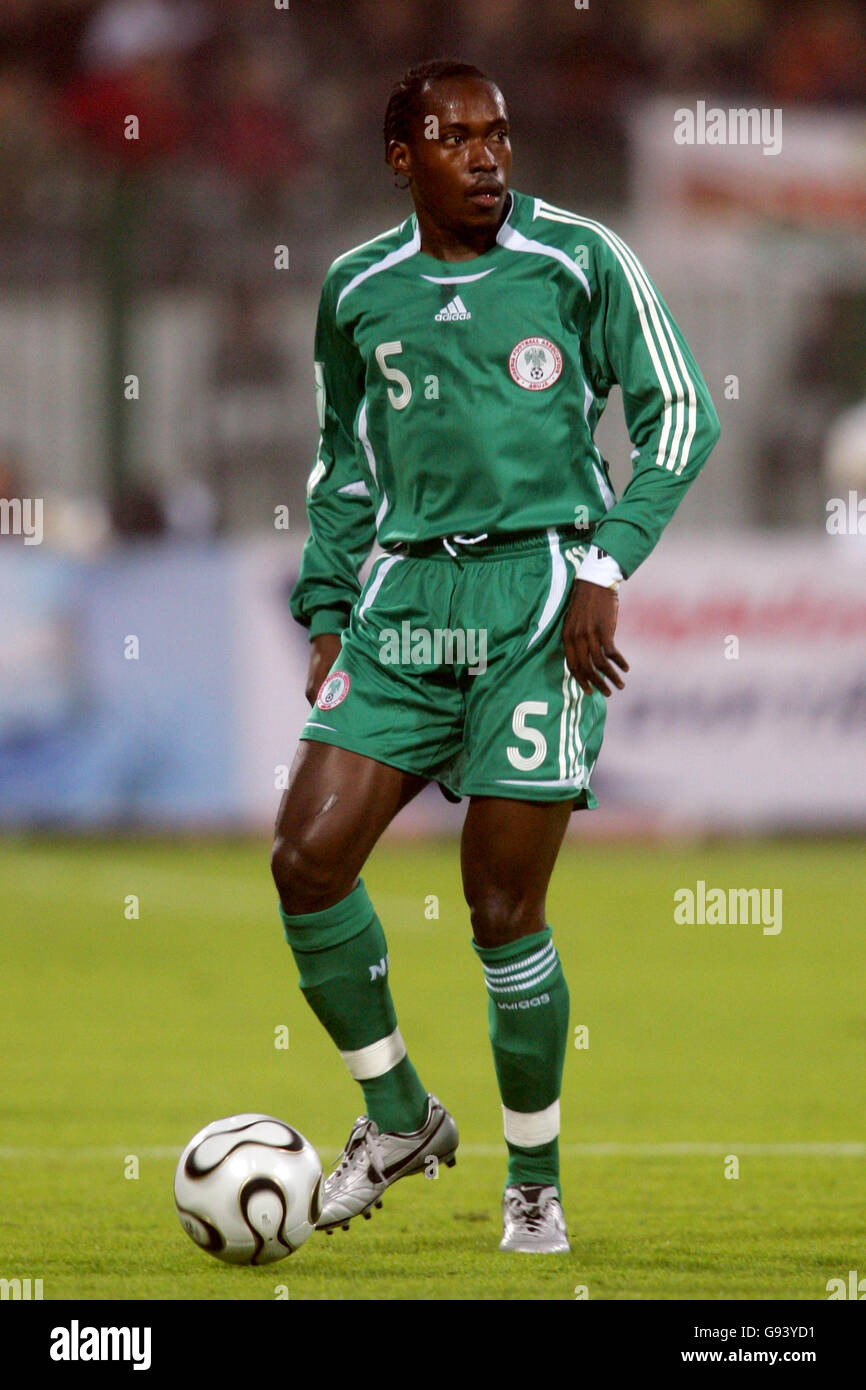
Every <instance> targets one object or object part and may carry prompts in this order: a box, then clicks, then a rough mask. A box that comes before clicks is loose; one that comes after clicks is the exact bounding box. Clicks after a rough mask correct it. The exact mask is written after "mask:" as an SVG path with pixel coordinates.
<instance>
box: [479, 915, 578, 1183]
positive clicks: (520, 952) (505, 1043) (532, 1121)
mask: <svg viewBox="0 0 866 1390" xmlns="http://www.w3.org/2000/svg"><path fill="white" fill-rule="evenodd" d="M552 938H553V933H552V932H551V929H550V927H546V928H545V929H544V931H543V932H535V933H533V934H532V935H531V936H524V937H521V938H520V939H519V940H518V941H513V942H509V943H508V945H506V946H495V947H490V948H487V947H483V946H479V945H478V943H477V942H474V941H473V943H472V944H473V946H474V948H475V950H476V951H477V953H478V955H479V956H480V958H481V964H482V967H483V970H484V979H485V983H486V985H487V992H488V995H489V996H490V998H489V1003H488V1016H489V1023H490V1042H491V1045H492V1048H493V1061H494V1065H495V1067H496V1077H497V1080H498V1082H499V1094H500V1096H501V1098H502V1109H503V1116H504V1125H505V1139H506V1143H507V1145H508V1175H507V1178H506V1186H508V1185H510V1184H512V1183H538V1184H541V1185H542V1186H554V1187H556V1189H557V1191H558V1192H559V1193H560V1196H561V1195H562V1193H561V1188H560V1180H559V1094H560V1089H561V1086H562V1070H563V1065H564V1063H565V1049H566V1045H567V1041H568V986H567V984H566V982H565V976H564V975H563V973H562V965H561V963H560V960H559V956H558V955H557V952H556V948H555V946H554V945H553V939H552Z"/></svg>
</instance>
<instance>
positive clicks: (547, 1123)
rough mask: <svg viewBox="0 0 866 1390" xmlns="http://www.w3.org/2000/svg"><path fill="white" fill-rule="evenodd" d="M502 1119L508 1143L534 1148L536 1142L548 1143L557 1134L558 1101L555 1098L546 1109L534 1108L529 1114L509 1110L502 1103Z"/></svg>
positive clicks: (523, 1147) (524, 1147)
mask: <svg viewBox="0 0 866 1390" xmlns="http://www.w3.org/2000/svg"><path fill="white" fill-rule="evenodd" d="M502 1119H503V1122H504V1125H505V1137H506V1139H507V1140H508V1142H509V1144H519V1145H520V1147H521V1148H522V1149H534V1148H535V1147H536V1145H538V1144H549V1143H550V1141H551V1139H555V1138H556V1136H557V1135H558V1134H559V1101H558V1100H555V1101H554V1102H553V1104H552V1105H548V1107H547V1109H546V1110H535V1111H533V1112H532V1113H530V1114H525V1113H523V1112H522V1111H520V1110H509V1109H508V1107H507V1106H506V1105H503V1107H502Z"/></svg>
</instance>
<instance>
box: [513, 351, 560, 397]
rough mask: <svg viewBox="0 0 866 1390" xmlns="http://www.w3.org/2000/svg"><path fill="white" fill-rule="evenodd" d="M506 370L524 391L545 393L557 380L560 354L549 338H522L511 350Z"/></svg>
mask: <svg viewBox="0 0 866 1390" xmlns="http://www.w3.org/2000/svg"><path fill="white" fill-rule="evenodd" d="M508 370H509V372H510V373H511V380H512V381H516V382H517V385H518V386H522V387H523V389H524V391H546V390H547V388H548V386H552V385H553V383H554V382H555V381H558V380H559V377H560V374H561V372H562V353H561V352H560V351H559V348H558V347H557V346H556V343H552V342H551V341H550V339H549V338H522V339H521V341H520V342H519V343H517V344H516V345H515V347H513V348H512V349H511V356H510V357H509V359H508Z"/></svg>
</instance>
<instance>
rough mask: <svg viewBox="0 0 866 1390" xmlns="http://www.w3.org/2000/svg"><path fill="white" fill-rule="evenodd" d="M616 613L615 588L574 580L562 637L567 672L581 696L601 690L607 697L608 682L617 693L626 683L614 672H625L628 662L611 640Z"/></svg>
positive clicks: (608, 691) (614, 627)
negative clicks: (579, 689) (594, 690)
mask: <svg viewBox="0 0 866 1390" xmlns="http://www.w3.org/2000/svg"><path fill="white" fill-rule="evenodd" d="M618 613H619V598H618V596H617V593H616V590H615V589H605V588H603V587H602V585H601V584H591V583H590V582H589V581H588V580H586V579H575V581H574V588H573V590H572V594H571V602H570V603H569V605H568V612H567V613H566V615H565V622H564V624H563V628H562V637H563V641H564V642H565V659H566V661H567V662H568V669H569V671H570V672H571V674H572V675H573V676H574V678H575V680H576V681H577V683H578V685H579V686H580V688H581V690H582V691H583V693H584V695H591V694H592V691H593V688H595V689H596V690H600V691H601V693H602V695H605V696H607V695H610V693H611V691H610V686H609V685H608V684H607V681H610V682H611V684H612V685H615V686H616V688H617V690H622V689H624V687H625V681H624V680H623V679H622V677H621V676H620V674H619V671H617V670H616V669H615V666H618V667H619V669H620V671H627V670H628V662H627V661H626V659H625V657H624V656H623V655H622V653H621V652H619V651H618V650H617V648H616V646H615V645H614V640H613V638H614V633H615V632H616V620H617V615H618Z"/></svg>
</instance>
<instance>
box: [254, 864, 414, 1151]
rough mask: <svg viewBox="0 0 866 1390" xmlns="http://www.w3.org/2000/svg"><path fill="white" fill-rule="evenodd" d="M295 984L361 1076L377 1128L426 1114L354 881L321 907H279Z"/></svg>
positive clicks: (397, 1127)
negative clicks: (292, 910)
mask: <svg viewBox="0 0 866 1390" xmlns="http://www.w3.org/2000/svg"><path fill="white" fill-rule="evenodd" d="M280 917H281V919H282V923H283V931H284V932H285V936H286V940H287V941H288V943H289V945H290V946H291V948H292V954H293V955H294V957H295V961H296V963H297V966H298V971H299V973H300V986H301V991H302V993H303V995H304V997H305V999H306V1000H307V1003H308V1004H309V1005H310V1007H311V1009H312V1010H313V1013H314V1014H315V1015H316V1017H317V1018H318V1020H319V1022H320V1023H321V1024H322V1025H323V1026H324V1027H325V1028H326V1029H327V1031H328V1033H329V1034H330V1036H331V1038H332V1039H333V1041H334V1042H335V1043H336V1045H337V1047H338V1048H339V1050H340V1055H341V1056H342V1058H343V1061H344V1062H345V1063H346V1066H347V1067H348V1069H349V1072H350V1073H351V1075H352V1076H353V1077H354V1078H355V1080H356V1081H358V1082H360V1084H361V1087H362V1089H363V1092H364V1100H365V1102H366V1109H367V1114H368V1115H369V1117H370V1119H371V1120H375V1122H376V1124H377V1125H378V1126H379V1129H380V1130H392V1131H397V1132H399V1133H408V1132H411V1131H413V1130H416V1129H420V1128H421V1126H422V1125H423V1123H424V1121H425V1119H426V1118H427V1092H426V1091H425V1089H424V1087H423V1086H422V1085H421V1082H420V1080H419V1078H418V1073H417V1072H416V1071H415V1068H414V1067H413V1066H412V1063H411V1062H410V1061H409V1058H408V1056H407V1054H406V1047H405V1045H404V1043H403V1039H402V1038H401V1036H400V1030H399V1029H398V1027H397V1015H396V1012H395V1010H394V1003H393V1000H392V999H391V991H390V989H389V987H388V946H387V943H386V941H385V933H384V931H383V930H382V924H381V922H380V921H379V918H378V917H377V916H376V912H375V909H374V907H373V904H372V903H371V902H370V899H369V898H368V896H367V890H366V889H365V887H364V884H363V882H361V881H360V880H359V882H358V883H357V884H356V886H355V887H354V888H353V889H352V891H351V893H349V894H348V896H347V897H345V898H343V899H342V901H341V902H338V903H335V904H334V906H333V907H327V908H325V909H324V911H322V912H307V913H304V914H302V915H299V916H289V914H288V913H286V912H284V911H283V908H282V906H281V907H280Z"/></svg>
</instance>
